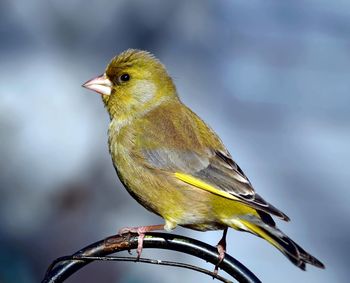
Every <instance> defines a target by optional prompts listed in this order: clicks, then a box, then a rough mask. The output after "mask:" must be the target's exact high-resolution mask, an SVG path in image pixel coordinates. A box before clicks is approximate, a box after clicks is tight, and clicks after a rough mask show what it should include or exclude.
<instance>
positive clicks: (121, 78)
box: [120, 74, 130, 82]
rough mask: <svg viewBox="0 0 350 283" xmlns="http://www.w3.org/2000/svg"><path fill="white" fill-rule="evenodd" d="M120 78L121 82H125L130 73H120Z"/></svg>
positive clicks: (128, 78)
mask: <svg viewBox="0 0 350 283" xmlns="http://www.w3.org/2000/svg"><path fill="white" fill-rule="evenodd" d="M120 80H121V81H122V82H127V81H128V80H130V75H129V74H122V75H121V76H120Z"/></svg>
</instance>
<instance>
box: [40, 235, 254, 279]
mask: <svg viewBox="0 0 350 283" xmlns="http://www.w3.org/2000/svg"><path fill="white" fill-rule="evenodd" d="M137 240H138V235H137V234H126V235H125V234H124V235H115V236H111V237H108V238H106V239H104V240H101V241H99V242H96V243H94V244H92V245H89V246H87V247H85V248H83V249H81V250H80V251H78V252H76V253H75V254H73V256H71V257H63V258H59V259H57V260H55V261H54V262H53V263H52V264H51V265H50V267H49V269H48V271H47V273H46V275H45V278H44V279H43V281H42V283H61V282H63V281H64V280H65V279H67V278H68V277H69V276H70V275H72V274H73V273H75V272H76V271H77V270H79V269H81V268H82V267H84V266H85V265H87V264H89V263H90V262H92V261H93V260H86V259H84V260H83V259H72V257H75V258H77V257H78V258H79V256H80V257H82V256H83V257H89V256H92V257H99V256H106V255H109V254H112V253H116V252H120V251H125V250H130V249H135V248H136V247H137ZM143 247H144V248H145V249H147V248H156V249H167V250H173V251H178V252H182V253H186V254H189V255H193V256H195V257H198V258H201V259H203V260H205V261H207V262H210V263H212V264H214V265H215V264H217V262H218V253H217V250H216V248H215V247H212V246H210V245H208V244H206V243H203V242H200V241H198V240H195V239H192V238H188V237H184V236H179V235H174V234H167V233H147V234H146V236H145V239H144V242H143ZM219 267H220V268H221V269H222V270H224V271H225V272H227V273H228V274H230V275H231V276H232V277H233V278H235V279H236V280H237V281H238V282H245V283H259V282H261V281H260V280H259V279H258V278H257V277H256V276H255V275H254V274H253V273H252V272H251V271H250V270H249V269H247V268H246V267H245V266H244V265H242V264H241V263H240V262H239V261H237V260H236V259H234V258H233V257H231V256H230V255H228V254H226V255H225V258H224V260H223V261H222V262H221V263H220V265H219Z"/></svg>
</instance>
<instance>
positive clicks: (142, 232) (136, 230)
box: [118, 225, 164, 259]
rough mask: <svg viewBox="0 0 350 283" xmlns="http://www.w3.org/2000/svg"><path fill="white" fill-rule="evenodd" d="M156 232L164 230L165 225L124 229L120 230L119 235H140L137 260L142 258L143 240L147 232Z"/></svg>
mask: <svg viewBox="0 0 350 283" xmlns="http://www.w3.org/2000/svg"><path fill="white" fill-rule="evenodd" d="M155 230H164V225H150V226H140V227H124V228H122V229H120V230H119V232H118V234H119V235H122V234H129V233H137V234H138V235H139V237H138V239H137V250H136V252H137V259H139V258H140V257H141V253H142V248H143V240H144V238H145V234H146V233H147V232H151V231H155Z"/></svg>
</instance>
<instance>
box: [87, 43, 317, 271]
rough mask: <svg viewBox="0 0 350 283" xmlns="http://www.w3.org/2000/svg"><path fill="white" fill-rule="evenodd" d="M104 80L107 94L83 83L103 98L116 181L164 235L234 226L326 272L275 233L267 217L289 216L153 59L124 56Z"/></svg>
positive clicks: (111, 66) (129, 53)
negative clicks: (160, 223) (159, 222)
mask: <svg viewBox="0 0 350 283" xmlns="http://www.w3.org/2000/svg"><path fill="white" fill-rule="evenodd" d="M101 78H103V87H102V89H103V90H101V86H99V87H100V88H96V86H94V85H93V83H90V85H88V83H89V82H88V83H87V84H86V85H87V87H88V88H91V89H94V90H96V91H98V92H100V93H101V94H102V99H103V102H104V104H105V106H106V108H107V110H108V113H109V115H110V118H111V123H110V125H109V131H108V135H109V150H110V153H111V156H112V160H113V164H114V166H115V168H116V170H117V173H118V176H119V178H120V180H121V181H122V183H123V184H124V186H125V187H126V189H127V190H128V191H129V193H130V194H131V195H132V196H133V197H134V198H135V199H136V200H137V201H138V202H139V203H140V204H142V205H143V206H144V207H145V208H147V209H148V210H150V211H152V212H154V213H156V214H158V215H159V216H161V217H162V218H164V220H165V228H166V229H169V230H170V229H173V228H175V227H176V226H177V225H181V226H184V227H188V228H191V229H195V230H200V231H205V230H216V229H225V228H226V227H232V228H235V229H238V230H243V231H248V232H251V233H253V234H255V235H257V236H260V237H262V238H264V239H265V240H267V241H268V242H270V243H271V244H272V245H274V246H275V247H277V248H278V249H279V250H281V251H282V252H283V253H284V254H285V255H286V256H287V257H288V258H289V259H290V260H291V261H292V262H293V263H294V264H296V265H297V266H299V267H300V268H302V269H304V268H305V263H310V264H312V265H315V266H318V267H323V264H322V263H321V262H319V261H318V260H317V259H316V258H314V257H312V256H311V255H309V254H308V253H306V252H305V251H304V250H303V249H302V248H301V247H299V246H298V245H297V244H296V243H295V242H293V241H292V240H291V239H289V238H288V237H287V236H286V235H284V234H283V233H282V232H281V231H280V230H278V229H277V228H276V227H275V223H274V221H273V219H272V217H271V216H270V214H272V215H275V216H277V217H279V218H282V219H284V220H287V221H288V220H289V218H288V217H287V216H286V215H285V214H283V213H282V212H281V211H280V210H278V209H277V208H275V207H273V206H272V205H271V204H269V203H267V202H266V201H265V200H263V199H262V198H261V197H260V196H259V195H258V194H256V193H255V191H254V189H253V187H252V185H251V183H250V181H249V180H248V178H247V177H246V176H245V174H244V173H243V172H242V170H241V169H240V168H239V166H238V165H237V164H236V163H235V162H234V161H233V159H232V157H231V155H230V153H229V152H228V151H227V150H226V148H225V146H224V145H223V143H222V142H221V140H220V139H219V137H218V136H217V135H216V134H215V133H214V132H213V130H211V129H210V128H209V127H208V126H207V125H206V124H205V123H204V122H203V121H202V120H201V119H200V118H199V117H198V116H197V115H196V114H195V113H193V112H192V111H191V110H190V109H189V108H187V107H186V106H185V105H184V104H183V103H182V102H181V101H180V99H179V98H178V96H177V92H176V88H175V86H174V84H173V81H172V79H171V78H170V76H169V75H168V73H167V71H166V69H165V67H164V66H163V65H162V64H161V63H160V62H159V61H158V60H157V59H156V58H155V57H154V56H153V55H151V54H149V53H148V52H145V51H139V50H132V49H131V50H127V51H125V52H123V53H122V54H120V55H118V56H117V57H115V58H114V59H113V60H112V61H111V62H110V64H109V65H108V67H107V69H106V72H105V74H104V75H103V76H101V77H99V79H100V80H101ZM94 82H95V81H94ZM96 84H97V83H96V82H95V85H96ZM99 84H100V85H102V83H101V82H99ZM91 85H92V86H91ZM89 86H90V87H89ZM94 87H95V88H94ZM104 87H106V88H104ZM106 89H107V90H106Z"/></svg>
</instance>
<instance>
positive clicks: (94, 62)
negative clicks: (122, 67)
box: [0, 0, 350, 283]
mask: <svg viewBox="0 0 350 283" xmlns="http://www.w3.org/2000/svg"><path fill="white" fill-rule="evenodd" d="M349 33H350V3H349V2H348V1H341V0H336V1H323V0H322V1H320V0H318V1H316V0H310V1H301V0H300V1H299V0H294V1H257V0H253V1H243V0H241V1H239V0H238V1H224V0H215V1H209V0H205V1H203V0H181V1H164V0H147V1H146V0H144V1H138V0H120V1H105V0H103V1H102V0H93V1H89V2H87V1H83V0H73V1H72V0H71V1H62V0H61V1H58V0H48V1H16V0H15V1H13V0H2V1H1V2H0V62H1V64H0V157H1V158H0V282H1V283H12V282H16V283H22V282H27V283H31V282H39V281H40V280H41V279H42V278H43V275H44V272H45V270H46V268H47V266H48V265H49V264H50V262H51V261H52V260H53V259H55V258H57V257H59V256H63V255H67V254H71V253H73V252H75V251H76V250H78V249H80V248H81V247H83V246H85V245H87V244H89V243H92V242H95V241H97V240H100V239H102V238H104V237H106V236H109V235H111V234H115V233H116V231H118V229H119V228H121V227H124V226H137V225H149V224H160V223H161V219H160V218H159V217H157V216H155V215H152V214H150V213H149V212H147V211H146V210H145V209H144V208H143V207H141V206H140V205H139V204H137V203H136V201H134V200H133V199H132V198H131V197H130V196H129V195H128V193H127V192H126V191H125V189H124V188H123V187H122V186H121V184H120V182H119V181H118V179H117V176H116V174H115V171H114V168H113V166H112V162H111V160H110V156H109V153H108V148H107V127H108V123H109V118H108V115H107V113H106V111H105V109H104V108H103V105H102V102H101V99H100V97H99V95H98V94H95V93H93V92H91V91H88V90H86V89H83V88H82V87H81V84H82V83H83V82H85V81H86V80H88V79H90V78H92V77H94V76H96V75H99V74H101V73H102V72H103V71H104V68H105V66H106V65H107V63H108V62H109V60H110V59H111V58H112V57H113V56H115V55H116V54H118V53H119V52H121V51H123V50H125V49H127V48H141V49H146V50H148V51H151V52H152V53H154V54H155V55H156V56H157V57H158V58H160V59H161V61H162V62H163V63H164V64H165V65H166V66H167V68H168V70H169V72H170V74H171V75H172V76H173V77H174V80H175V83H176V84H177V88H178V91H179V94H180V96H181V98H182V100H183V101H184V102H185V103H186V104H187V105H189V106H190V107H191V108H192V109H193V110H194V111H195V112H197V113H198V114H199V115H200V116H201V117H202V118H203V119H204V120H205V121H206V122H207V123H209V124H210V125H211V126H212V127H213V128H214V129H215V130H216V131H217V133H218V134H219V135H220V136H221V138H222V140H223V141H224V143H225V144H226V146H227V147H228V149H229V150H230V152H231V153H232V155H233V157H234V159H235V160H236V161H237V163H239V165H240V166H241V167H242V168H243V170H244V171H245V172H246V174H247V175H248V176H249V178H250V180H251V181H252V183H253V185H254V186H255V189H256V190H257V191H258V192H259V193H260V194H261V195H262V196H263V197H264V198H265V199H267V200H268V201H270V202H271V203H273V204H274V205H276V206H277V207H278V208H280V209H282V210H283V211H284V212H285V213H286V214H287V215H289V216H290V217H291V219H292V221H291V222H290V223H280V222H279V226H280V227H281V229H282V230H284V231H285V232H286V233H287V234H288V235H289V236H291V237H292V238H293V239H294V240H295V241H296V242H297V243H299V244H300V245H301V246H302V247H304V248H305V249H306V250H307V251H310V252H311V253H312V254H313V255H315V256H316V257H318V258H319V259H320V260H321V261H323V262H324V263H325V265H326V267H327V269H326V270H319V269H316V268H313V267H310V268H309V270H308V271H307V272H302V271H300V270H299V269H298V268H296V267H295V266H293V265H292V264H291V263H290V262H289V261H288V260H287V259H286V258H285V257H284V256H283V255H282V254H280V253H279V252H278V251H277V250H276V249H275V248H273V247H272V246H270V245H269V244H268V243H266V242H264V241H262V240H261V239H258V238H257V237H253V236H251V235H249V234H247V233H238V232H236V231H233V230H230V231H229V234H228V252H229V253H230V254H231V255H233V256H234V257H236V258H237V259H238V260H240V261H241V262H242V263H243V264H245V265H246V266H247V267H248V268H250V269H251V270H252V271H253V272H254V273H255V274H256V275H257V276H258V277H259V278H260V279H261V280H262V281H263V282H348V278H349V275H350V272H349V268H348V267H349V252H350V225H349V216H350V206H349V202H350V192H349V188H348V186H349V185H348V184H349V179H350V177H349V162H350V147H349V144H350V111H349V110H350V109H349V107H350V93H349V91H350V80H349V74H350V37H349ZM174 233H180V234H183V235H188V236H191V237H194V238H197V239H199V240H202V241H205V242H207V243H210V244H212V245H215V244H216V243H217V242H218V240H219V239H220V237H221V232H205V233H201V232H195V231H191V230H185V229H181V228H180V229H177V230H175V232H174ZM144 256H146V257H154V258H163V259H169V260H174V259H177V260H185V261H187V262H190V263H199V264H201V265H202V266H204V267H207V268H209V269H212V268H213V266H210V265H207V264H205V263H202V262H200V261H196V260H194V259H193V258H190V257H186V256H183V255H179V254H177V253H175V252H174V253H171V252H161V253H160V252H154V251H150V250H145V251H144ZM179 280H181V282H185V283H189V282H213V281H212V279H211V278H209V277H206V276H204V275H201V274H196V273H194V272H190V271H184V270H179V269H175V268H170V267H158V266H148V265H144V264H134V263H95V264H91V265H90V266H88V267H87V268H85V269H83V270H82V271H80V272H78V273H77V274H75V275H74V276H73V277H72V278H71V279H69V280H68V281H67V282H133V283H134V282H135V283H136V282H155V283H158V282H170V283H173V282H178V281H179Z"/></svg>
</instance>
